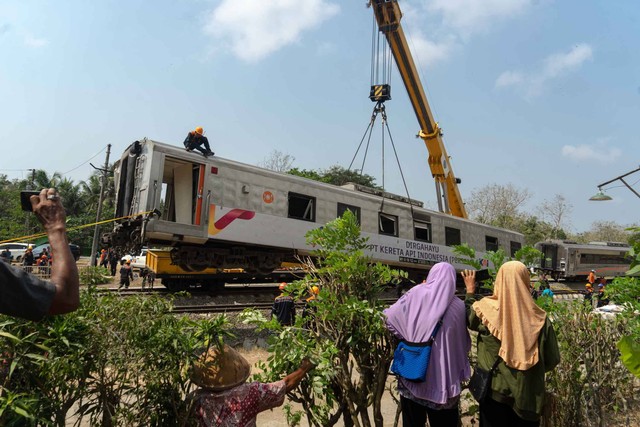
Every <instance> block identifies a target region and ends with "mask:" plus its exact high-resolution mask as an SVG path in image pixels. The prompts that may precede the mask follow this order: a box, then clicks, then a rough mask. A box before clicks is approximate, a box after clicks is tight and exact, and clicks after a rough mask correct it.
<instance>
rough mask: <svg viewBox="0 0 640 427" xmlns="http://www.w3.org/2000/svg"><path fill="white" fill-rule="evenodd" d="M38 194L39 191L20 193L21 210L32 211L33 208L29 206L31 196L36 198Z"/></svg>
mask: <svg viewBox="0 0 640 427" xmlns="http://www.w3.org/2000/svg"><path fill="white" fill-rule="evenodd" d="M39 194H40V192H39V191H21V192H20V205H22V210H23V211H33V206H31V196H38V195H39Z"/></svg>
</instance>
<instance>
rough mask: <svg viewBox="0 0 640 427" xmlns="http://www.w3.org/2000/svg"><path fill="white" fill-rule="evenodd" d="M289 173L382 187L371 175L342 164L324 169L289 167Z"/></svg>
mask: <svg viewBox="0 0 640 427" xmlns="http://www.w3.org/2000/svg"><path fill="white" fill-rule="evenodd" d="M287 173H289V174H291V175H296V176H302V177H304V178H309V179H313V180H314V181H320V182H325V183H327V184H333V185H338V186H339V185H344V184H346V183H348V182H353V183H355V184H360V185H364V186H366V187H371V188H378V189H380V187H378V186H377V185H376V179H375V178H374V177H372V176H371V175H367V174H362V173H361V172H360V171H359V170H349V169H345V168H344V167H342V166H340V165H333V166H331V167H330V168H328V169H324V170H323V169H318V170H308V169H298V168H292V169H289V171H288V172H287Z"/></svg>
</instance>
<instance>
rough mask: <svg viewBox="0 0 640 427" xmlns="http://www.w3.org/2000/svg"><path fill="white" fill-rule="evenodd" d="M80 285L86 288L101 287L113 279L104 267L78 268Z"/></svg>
mask: <svg viewBox="0 0 640 427" xmlns="http://www.w3.org/2000/svg"><path fill="white" fill-rule="evenodd" d="M79 270H80V271H79V272H78V273H79V275H80V283H81V284H83V285H87V286H95V285H102V284H105V283H109V282H111V280H113V277H112V276H111V274H110V272H109V271H108V270H107V269H106V268H104V267H98V266H96V267H91V266H88V267H84V268H80V269H79Z"/></svg>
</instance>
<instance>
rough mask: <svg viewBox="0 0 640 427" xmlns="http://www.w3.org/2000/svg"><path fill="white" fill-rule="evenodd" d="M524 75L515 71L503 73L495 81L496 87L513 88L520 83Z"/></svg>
mask: <svg viewBox="0 0 640 427" xmlns="http://www.w3.org/2000/svg"><path fill="white" fill-rule="evenodd" d="M523 80H524V75H523V74H522V73H519V72H516V71H505V72H504V73H502V74H500V75H499V76H498V78H497V79H496V85H495V86H496V87H506V86H513V85H517V84H519V83H522V81H523Z"/></svg>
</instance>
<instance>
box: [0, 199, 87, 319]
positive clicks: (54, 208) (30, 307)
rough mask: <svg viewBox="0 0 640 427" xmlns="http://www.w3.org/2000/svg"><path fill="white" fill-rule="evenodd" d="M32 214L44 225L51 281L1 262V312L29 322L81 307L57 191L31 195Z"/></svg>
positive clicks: (63, 216)
mask: <svg viewBox="0 0 640 427" xmlns="http://www.w3.org/2000/svg"><path fill="white" fill-rule="evenodd" d="M30 201H31V206H32V207H33V212H34V213H35V215H36V217H37V218H38V220H39V221H40V223H41V224H42V225H43V226H44V229H45V231H46V233H47V237H48V239H49V245H50V246H51V251H52V253H54V254H55V256H56V263H55V265H54V266H53V267H51V281H44V280H41V279H39V278H37V277H35V276H32V275H30V274H28V273H26V272H25V271H23V270H21V269H19V268H15V267H12V266H10V265H8V264H6V263H3V262H0V313H2V314H7V315H10V316H15V317H21V318H23V319H28V320H40V319H42V317H44V316H45V315H47V314H50V315H53V314H63V313H68V312H70V311H74V310H75V309H77V308H78V305H79V304H80V295H79V280H78V267H77V266H76V261H75V259H74V258H73V255H72V254H71V251H70V250H69V241H68V240H67V233H66V227H65V219H66V214H65V211H64V207H63V206H62V204H61V203H60V198H59V196H58V194H57V192H56V189H55V188H49V189H43V190H42V191H41V192H40V194H39V195H37V196H31V199H30Z"/></svg>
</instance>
